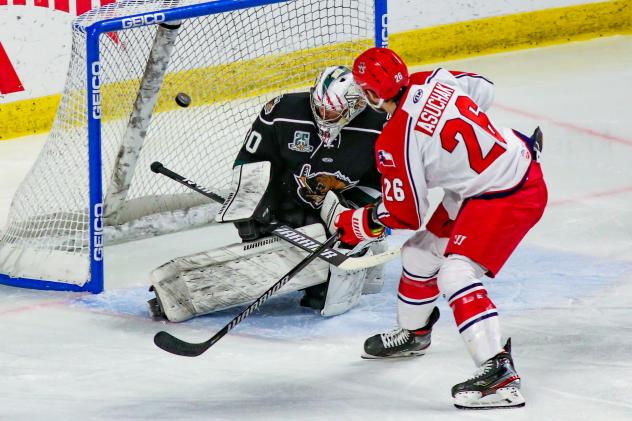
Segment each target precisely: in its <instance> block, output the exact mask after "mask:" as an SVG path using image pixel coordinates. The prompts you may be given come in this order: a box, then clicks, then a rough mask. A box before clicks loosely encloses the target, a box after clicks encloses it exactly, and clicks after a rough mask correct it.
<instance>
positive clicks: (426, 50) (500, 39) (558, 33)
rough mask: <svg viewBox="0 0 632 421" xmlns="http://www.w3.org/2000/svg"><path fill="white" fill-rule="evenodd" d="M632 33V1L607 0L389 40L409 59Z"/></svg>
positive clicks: (444, 57)
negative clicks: (605, 0)
mask: <svg viewBox="0 0 632 421" xmlns="http://www.w3.org/2000/svg"><path fill="white" fill-rule="evenodd" d="M626 33H632V2H631V1H630V0H617V1H607V2H603V3H591V4H584V5H579V6H570V7H560V8H555V9H546V10H539V11H535V12H527V13H520V14H515V15H508V16H496V17H491V18H485V19H479V20H472V21H466V22H459V23H454V24H450V25H442V26H435V27H430V28H423V29H419V30H414V31H406V32H400V33H397V34H394V35H393V36H392V37H389V46H390V47H391V48H392V49H393V50H395V51H396V52H397V53H399V54H400V55H401V56H402V58H403V59H404V61H406V63H408V64H410V65H414V64H424V63H431V62H436V61H440V60H441V61H443V60H454V59H459V58H464V57H469V56H473V55H480V54H491V53H497V52H502V51H511V50H518V49H524V48H533V47H540V46H544V45H552V44H560V43H565V42H570V41H581V40H587V39H591V38H597V37H602V36H609V35H616V34H626Z"/></svg>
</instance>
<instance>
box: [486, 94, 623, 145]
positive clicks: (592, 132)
mask: <svg viewBox="0 0 632 421" xmlns="http://www.w3.org/2000/svg"><path fill="white" fill-rule="evenodd" d="M494 106H495V107H497V108H500V109H501V110H505V111H509V112H510V113H514V114H520V115H523V116H525V117H529V118H532V119H534V120H539V121H546V122H548V123H551V124H554V125H556V126H560V127H565V128H567V129H569V130H573V131H576V132H579V133H584V134H588V135H591V136H595V137H598V138H600V139H603V140H608V141H610V142H616V143H621V144H623V145H627V146H632V140H630V139H624V138H622V137H618V136H612V135H609V134H605V133H599V132H597V131H595V130H592V129H588V128H586V127H580V126H576V125H574V124H570V123H566V122H563V121H558V120H553V119H552V118H550V117H547V116H544V115H539V114H534V113H531V112H528V111H523V110H519V109H517V108H513V107H508V106H506V105H501V104H494ZM545 141H546V140H545Z"/></svg>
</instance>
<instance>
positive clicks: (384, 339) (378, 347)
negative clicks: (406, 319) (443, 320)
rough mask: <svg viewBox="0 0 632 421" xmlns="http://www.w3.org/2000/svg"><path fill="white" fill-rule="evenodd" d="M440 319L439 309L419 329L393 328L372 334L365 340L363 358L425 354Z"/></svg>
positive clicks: (434, 310)
mask: <svg viewBox="0 0 632 421" xmlns="http://www.w3.org/2000/svg"><path fill="white" fill-rule="evenodd" d="M437 320H439V309H438V308H437V307H435V308H434V309H433V310H432V313H430V318H429V319H428V323H427V324H426V325H425V326H424V327H422V328H420V329H417V330H408V329H401V328H400V329H393V330H392V331H390V332H386V333H381V334H378V335H375V336H371V337H370V338H369V339H367V340H366V341H365V342H364V354H362V358H365V359H377V358H399V357H418V356H421V355H424V354H425V353H426V350H427V349H428V347H429V346H430V334H431V333H432V325H434V324H435V323H436V322H437Z"/></svg>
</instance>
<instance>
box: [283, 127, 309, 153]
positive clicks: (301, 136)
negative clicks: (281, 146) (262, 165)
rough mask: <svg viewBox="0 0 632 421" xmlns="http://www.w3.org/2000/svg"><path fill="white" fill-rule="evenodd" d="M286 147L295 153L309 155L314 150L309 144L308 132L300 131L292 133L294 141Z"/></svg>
mask: <svg viewBox="0 0 632 421" xmlns="http://www.w3.org/2000/svg"><path fill="white" fill-rule="evenodd" d="M287 147H288V148H290V150H292V151H295V152H306V153H310V152H312V151H313V150H314V147H313V146H312V145H310V144H309V132H302V131H300V130H297V131H295V132H294V140H293V141H292V143H288V144H287Z"/></svg>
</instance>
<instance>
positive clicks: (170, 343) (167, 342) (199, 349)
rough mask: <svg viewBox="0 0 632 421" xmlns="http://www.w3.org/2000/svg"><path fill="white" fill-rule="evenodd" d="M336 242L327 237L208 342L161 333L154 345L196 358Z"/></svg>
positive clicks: (157, 335) (334, 239)
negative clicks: (195, 341)
mask: <svg viewBox="0 0 632 421" xmlns="http://www.w3.org/2000/svg"><path fill="white" fill-rule="evenodd" d="M336 240H338V234H334V235H332V236H331V237H329V238H328V239H327V241H325V242H324V243H323V244H321V245H320V246H319V247H317V248H316V250H314V251H313V252H312V253H311V254H309V255H308V256H307V257H305V258H304V259H303V260H301V262H300V263H299V264H297V265H296V266H294V268H292V269H291V270H290V271H289V272H288V273H287V274H286V275H285V276H284V277H282V278H281V279H279V280H278V281H276V283H275V284H274V285H272V286H271V287H270V289H268V290H267V291H266V292H264V293H263V295H262V296H260V297H259V298H257V300H256V301H255V302H254V303H252V304H250V305H249V306H248V307H247V308H246V309H245V310H244V311H242V312H241V313H239V314H238V315H237V316H235V318H234V319H233V320H231V321H230V322H229V323H228V324H227V325H226V326H224V327H223V328H222V330H220V331H219V332H217V333H216V334H215V335H213V337H211V338H210V339H209V340H207V341H204V342H200V343H192V342H186V341H183V340H182V339H178V338H176V337H175V336H173V335H171V334H170V333H167V332H164V331H161V332H158V333H156V336H154V343H155V344H156V346H158V347H159V348H161V349H163V350H165V351H167V352H170V353H172V354H176V355H182V356H184V357H197V356H198V355H201V354H202V353H204V352H205V351H206V350H207V349H209V348H210V347H212V346H213V345H215V343H217V341H219V340H220V339H222V338H223V337H224V336H225V335H226V334H227V333H228V332H229V331H231V330H232V329H233V328H234V327H235V326H237V325H238V324H239V323H241V322H242V321H243V320H244V319H245V318H246V317H248V316H249V315H250V314H251V313H252V312H254V311H255V310H256V309H258V308H259V306H261V304H263V303H264V302H266V301H267V300H268V298H270V296H271V295H272V294H274V293H275V292H277V291H278V290H279V289H281V288H282V287H283V285H285V284H287V283H288V282H289V281H290V279H292V278H293V277H294V276H295V275H296V274H297V273H299V272H300V271H301V270H303V269H304V268H305V267H306V266H307V265H309V264H310V263H311V262H312V261H313V260H314V259H316V257H318V255H319V254H320V253H322V252H323V251H326V249H327V248H329V247H331V246H332V245H333V244H334V243H335V242H336Z"/></svg>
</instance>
